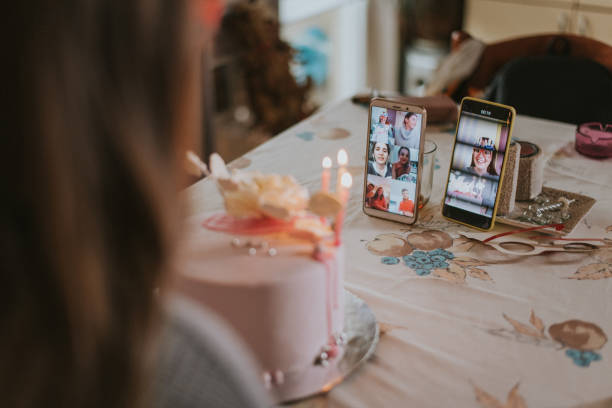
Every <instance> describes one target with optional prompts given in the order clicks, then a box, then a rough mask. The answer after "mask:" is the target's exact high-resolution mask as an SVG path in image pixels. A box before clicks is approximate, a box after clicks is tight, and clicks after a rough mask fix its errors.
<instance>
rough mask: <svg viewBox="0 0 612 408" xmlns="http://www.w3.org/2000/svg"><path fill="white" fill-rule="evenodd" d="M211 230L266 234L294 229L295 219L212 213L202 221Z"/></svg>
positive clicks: (240, 233) (241, 233)
mask: <svg viewBox="0 0 612 408" xmlns="http://www.w3.org/2000/svg"><path fill="white" fill-rule="evenodd" d="M202 226H203V227H204V228H207V229H209V230H213V231H219V232H226V233H230V234H239V235H266V234H277V233H281V232H290V231H292V230H293V219H292V220H289V221H283V220H278V219H275V218H235V217H232V216H231V215H228V214H226V213H219V214H214V215H211V216H210V217H208V218H206V219H205V220H204V221H203V222H202Z"/></svg>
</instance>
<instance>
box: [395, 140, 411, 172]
mask: <svg viewBox="0 0 612 408" xmlns="http://www.w3.org/2000/svg"><path fill="white" fill-rule="evenodd" d="M404 174H410V149H409V148H407V147H405V146H402V147H400V148H399V151H398V153H397V161H396V162H395V163H393V166H392V167H391V175H392V177H393V178H394V179H399V178H400V177H401V176H403V175H404Z"/></svg>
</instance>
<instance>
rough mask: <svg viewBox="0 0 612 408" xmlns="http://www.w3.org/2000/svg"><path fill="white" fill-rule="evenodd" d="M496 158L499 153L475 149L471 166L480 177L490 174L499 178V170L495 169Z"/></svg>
mask: <svg viewBox="0 0 612 408" xmlns="http://www.w3.org/2000/svg"><path fill="white" fill-rule="evenodd" d="M496 158H497V152H495V151H493V150H489V149H481V148H478V147H474V149H473V150H472V161H471V163H470V166H471V167H472V168H473V169H474V171H475V172H476V173H478V174H480V175H483V174H485V173H489V174H490V175H493V176H497V175H498V174H497V170H496V169H495V162H496Z"/></svg>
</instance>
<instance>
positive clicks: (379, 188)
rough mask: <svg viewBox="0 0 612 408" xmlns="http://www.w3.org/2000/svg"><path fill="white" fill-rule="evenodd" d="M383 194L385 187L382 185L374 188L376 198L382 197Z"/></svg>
mask: <svg viewBox="0 0 612 408" xmlns="http://www.w3.org/2000/svg"><path fill="white" fill-rule="evenodd" d="M384 196H385V189H384V188H382V186H380V187H378V188H377V189H376V198H383V197H384Z"/></svg>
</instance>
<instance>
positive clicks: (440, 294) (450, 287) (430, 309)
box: [187, 101, 612, 407]
mask: <svg viewBox="0 0 612 408" xmlns="http://www.w3.org/2000/svg"><path fill="white" fill-rule="evenodd" d="M366 128H367V109H366V108H364V107H361V106H358V105H353V104H351V103H350V102H349V101H342V102H340V103H337V104H334V105H332V106H329V107H327V108H325V109H322V110H321V111H319V112H318V113H317V114H315V115H313V116H312V117H310V118H309V119H307V120H305V121H303V122H301V123H299V124H298V125H296V126H294V127H292V128H290V129H288V130H286V131H285V132H283V133H282V134H280V135H278V136H276V137H275V138H273V139H272V140H270V141H268V142H267V143H264V144H263V145H261V146H259V147H258V148H256V149H255V150H253V151H251V152H249V153H247V154H246V155H244V156H243V157H241V158H239V159H238V160H236V161H234V162H233V163H231V164H230V167H234V168H246V169H248V170H260V171H263V172H275V173H282V174H292V175H293V176H295V177H296V178H297V180H298V181H299V182H300V183H301V184H303V185H305V186H306V187H307V188H308V189H309V190H310V191H315V190H317V189H318V188H319V183H320V176H321V158H322V157H323V156H325V155H329V156H332V157H335V154H336V152H337V150H338V149H339V148H342V147H343V148H345V149H347V151H348V153H349V158H350V163H349V164H350V165H349V169H348V170H349V171H350V172H351V174H352V175H353V177H354V187H353V189H352V192H351V197H350V200H349V203H348V208H347V214H346V218H345V223H346V224H345V231H344V242H345V245H346V250H347V260H346V262H347V268H346V275H345V287H346V289H348V290H349V291H351V292H353V293H355V294H356V295H358V296H359V297H361V298H362V299H364V300H365V301H366V302H367V303H368V304H369V306H370V307H371V309H372V310H373V311H374V313H375V315H376V317H377V320H378V322H379V326H380V330H381V338H380V342H379V344H378V347H377V350H376V352H375V355H374V357H373V358H372V359H371V360H370V361H369V362H368V364H366V365H365V366H364V367H363V368H361V369H360V370H359V371H358V372H357V373H356V374H355V375H353V376H352V377H350V378H349V379H348V380H346V381H345V382H344V383H342V384H341V385H339V386H338V387H336V388H334V389H333V390H332V391H331V392H330V393H329V394H328V395H327V396H324V397H318V398H315V399H311V400H308V401H305V402H303V403H301V406H304V407H319V406H320V407H328V406H329V407H395V406H397V407H405V406H414V407H443V406H461V407H463V406H465V407H470V406H474V407H478V406H482V407H577V406H589V407H591V406H592V407H600V406H602V407H608V406H612V346H611V345H610V344H609V342H608V337H609V336H610V335H612V249H600V250H596V251H593V252H590V253H560V252H557V253H548V254H542V255H538V256H532V257H525V256H509V255H504V254H502V253H500V252H498V251H496V250H495V249H493V248H492V247H490V246H487V245H484V244H482V243H481V242H479V241H478V240H477V239H474V238H481V236H480V235H479V234H474V232H473V231H471V230H469V229H467V228H466V227H463V226H460V225H457V224H454V223H451V222H448V221H446V220H444V219H442V218H441V216H440V205H439V203H440V201H441V198H442V189H443V184H444V182H445V179H446V175H447V172H448V165H449V160H450V149H451V147H452V146H451V144H452V141H453V129H451V128H448V129H441V128H434V127H430V128H429V129H428V130H427V138H428V139H431V140H433V141H435V142H436V144H437V145H438V151H437V156H436V165H435V170H434V186H433V193H432V198H431V200H430V201H429V203H428V204H427V205H426V206H425V208H424V209H423V210H422V212H421V214H420V217H419V221H418V222H417V223H416V224H415V225H413V226H405V225H402V224H398V223H394V222H390V221H385V220H380V219H376V218H372V217H368V216H366V215H365V214H364V213H363V212H362V210H361V190H362V185H363V163H364V160H365V137H366ZM514 137H515V138H520V139H522V140H527V141H531V142H534V143H536V144H538V145H539V146H540V147H541V148H542V150H543V152H544V160H546V161H547V164H546V166H545V170H544V180H545V182H544V184H545V185H546V186H550V187H553V188H557V189H562V190H567V191H572V192H576V193H580V194H584V195H587V196H590V197H593V198H595V199H596V200H597V202H596V203H595V205H594V206H593V208H592V209H591V210H590V212H589V213H588V214H587V215H586V217H585V218H584V219H583V220H582V221H581V222H580V224H579V225H578V226H577V227H576V228H575V229H574V230H573V231H572V232H571V234H570V235H569V237H579V238H587V237H592V238H612V212H611V210H610V209H611V208H612V160H593V159H589V158H586V157H583V156H581V155H579V154H578V153H576V152H575V151H574V149H573V139H574V126H572V125H568V124H563V123H558V122H551V121H546V120H540V119H533V118H528V117H523V116H520V115H519V116H518V117H517V119H516V125H515V129H514ZM332 180H333V177H332ZM187 195H188V201H189V203H190V205H191V213H192V214H193V215H196V214H199V213H202V212H209V211H213V210H220V209H221V208H222V202H221V198H220V197H219V194H218V193H217V191H216V187H215V186H214V184H213V183H212V182H210V181H208V180H204V181H202V182H200V183H198V184H196V185H194V186H193V187H191V188H190V189H189V190H188V191H187ZM503 228H504V227H503V226H496V228H495V230H494V232H495V231H498V230H503ZM487 235H491V234H490V233H489V234H487ZM483 236H484V235H482V237H483Z"/></svg>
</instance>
